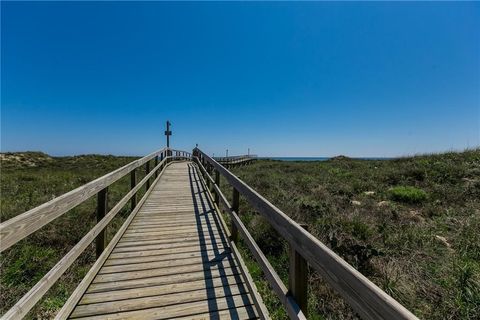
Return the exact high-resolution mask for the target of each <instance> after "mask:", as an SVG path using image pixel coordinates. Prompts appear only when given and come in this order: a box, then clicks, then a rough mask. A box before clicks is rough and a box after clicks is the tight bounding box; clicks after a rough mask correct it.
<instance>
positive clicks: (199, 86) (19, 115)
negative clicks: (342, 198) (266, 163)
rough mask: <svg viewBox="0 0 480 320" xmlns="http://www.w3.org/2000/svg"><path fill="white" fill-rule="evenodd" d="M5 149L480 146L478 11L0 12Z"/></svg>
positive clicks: (396, 150)
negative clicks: (168, 130) (169, 133)
mask: <svg viewBox="0 0 480 320" xmlns="http://www.w3.org/2000/svg"><path fill="white" fill-rule="evenodd" d="M1 11H2V12H1V36H2V39H1V150H2V151H19V150H41V151H44V152H47V153H50V154H53V155H65V154H81V153H111V154H132V155H141V154H145V153H147V152H149V151H152V150H154V149H156V148H159V147H161V146H163V145H164V143H165V138H164V136H163V131H164V129H165V128H164V126H165V125H164V122H165V120H167V119H169V120H170V121H171V122H172V123H173V126H172V129H173V134H174V135H173V138H172V142H173V146H174V147H176V148H181V149H187V150H191V149H192V147H193V146H194V145H195V143H199V144H200V147H202V148H203V149H204V150H205V151H208V152H210V153H213V152H214V153H215V154H217V155H218V154H220V153H221V154H224V152H225V149H226V148H228V149H229V150H230V154H240V153H246V151H247V148H248V147H250V148H251V150H252V152H255V153H258V154H259V155H268V156H333V155H338V154H345V155H350V156H396V155H406V154H414V153H421V152H434V151H444V150H450V149H463V148H466V147H468V146H470V147H475V146H478V145H479V144H480V128H479V123H480V112H479V108H480V60H479V59H480V44H479V42H480V4H479V3H472V2H462V3H458V2H457V3H444V2H436V3H425V2H416V3H412V2H407V3H385V2H382V3H379V2H369V3H338V2H337V3H318V2H317V3H311V2H308V3H306V2H303V3H219V2H209V3H159V2H156V3H152V2H143V3H131V2H115V3H111V2H110V3H109V2H101V3H98V2H97V3H94V2H87V3H85V2H84V3H68V2H60V3H58V2H57V3H55V2H49V3H27V2H20V3H14V2H4V1H2V3H1Z"/></svg>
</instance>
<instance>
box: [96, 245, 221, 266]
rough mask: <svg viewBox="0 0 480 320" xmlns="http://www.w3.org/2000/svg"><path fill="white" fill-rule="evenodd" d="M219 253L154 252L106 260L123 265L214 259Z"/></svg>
mask: <svg viewBox="0 0 480 320" xmlns="http://www.w3.org/2000/svg"><path fill="white" fill-rule="evenodd" d="M221 253H222V254H223V253H225V254H226V253H228V249H225V250H223V251H221ZM218 254H219V252H218V250H204V251H198V250H197V251H188V252H177V253H171V254H152V255H137V256H131V257H123V258H115V257H111V258H110V259H108V260H107V261H106V262H105V265H106V266H110V265H121V264H129V263H146V262H158V261H166V260H171V259H177V260H182V259H193V258H196V257H205V258H208V259H213V258H215V256H217V255H218Z"/></svg>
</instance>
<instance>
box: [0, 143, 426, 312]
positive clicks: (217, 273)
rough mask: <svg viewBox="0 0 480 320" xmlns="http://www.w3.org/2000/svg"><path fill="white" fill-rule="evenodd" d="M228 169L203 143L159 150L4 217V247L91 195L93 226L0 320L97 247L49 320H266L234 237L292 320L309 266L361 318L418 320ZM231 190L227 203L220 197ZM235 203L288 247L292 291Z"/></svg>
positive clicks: (0, 227)
mask: <svg viewBox="0 0 480 320" xmlns="http://www.w3.org/2000/svg"><path fill="white" fill-rule="evenodd" d="M237 158H238V159H240V158H242V157H231V158H230V159H228V160H231V159H237ZM238 159H237V160H238ZM192 161H193V162H192ZM219 161H221V159H219ZM249 161H250V160H249ZM229 163H230V165H231V164H232V163H231V161H230V162H229ZM224 165H225V166H229V164H224ZM224 165H222V164H221V163H219V162H217V161H215V160H214V159H212V158H211V157H210V156H208V155H207V154H205V153H204V152H203V151H201V150H200V149H198V148H195V149H194V150H193V153H189V152H186V151H181V150H173V149H170V148H169V147H167V148H163V149H161V150H157V151H155V152H153V153H151V154H148V155H146V156H144V157H143V158H141V159H137V160H134V161H132V162H131V163H129V164H126V165H125V166H123V167H121V168H118V169H116V170H114V171H112V172H110V173H107V174H106V175H104V176H102V177H99V178H97V179H95V180H93V181H90V182H88V183H86V184H84V185H83V186H80V187H78V188H76V189H74V190H71V191H69V192H67V193H65V194H63V195H61V196H59V197H57V198H55V199H52V200H50V201H48V202H46V203H44V204H42V205H39V206H38V207H35V208H32V209H30V210H28V211H26V212H24V213H22V214H20V215H17V216H15V217H14V218H12V219H10V220H7V221H4V222H2V223H1V224H0V252H3V251H5V250H8V249H9V248H10V247H11V246H14V245H15V244H16V243H17V242H19V241H21V240H22V239H24V238H26V237H28V236H29V235H30V234H32V233H34V232H35V231H37V230H39V229H40V228H42V227H44V226H45V225H47V224H49V223H50V222H51V221H53V220H55V219H56V218H58V217H60V216H62V215H63V214H65V213H67V212H68V211H69V210H71V209H72V208H74V207H76V206H77V205H79V204H81V203H84V202H85V201H86V200H88V199H90V198H91V197H93V196H95V195H96V196H97V210H96V218H97V223H96V224H95V225H94V226H93V227H92V228H91V229H90V230H89V231H88V232H87V233H86V234H85V235H84V236H83V237H82V239H80V240H79V241H78V243H77V244H76V245H75V246H74V247H73V248H71V249H70V251H69V252H68V253H67V254H65V255H64V256H63V257H62V258H61V259H60V261H58V262H57V264H56V265H55V266H53V267H52V268H51V269H50V271H48V272H47V273H46V274H45V275H44V276H43V277H42V278H41V279H40V280H39V281H38V282H37V283H36V284H35V285H34V286H33V287H32V288H31V289H30V290H29V291H28V292H27V293H26V294H25V295H24V296H23V297H22V298H21V299H19V300H18V301H17V302H16V303H15V305H13V306H12V307H11V308H10V309H9V310H8V311H7V312H6V313H5V314H4V315H3V316H2V320H3V319H5V320H7V319H8V320H16V319H21V318H23V317H25V316H28V313H29V312H30V310H32V308H33V307H34V306H35V305H36V304H37V303H38V302H39V301H40V300H41V299H42V297H44V295H45V294H46V293H47V292H48V290H49V289H50V288H51V287H52V286H53V285H54V284H55V283H56V282H57V281H58V280H59V278H60V277H61V276H62V275H63V274H64V273H65V271H66V270H67V269H68V268H70V267H71V266H72V265H73V263H74V262H75V261H76V260H77V259H78V257H79V256H80V255H81V254H82V253H83V252H84V251H85V250H86V249H87V248H88V247H89V246H91V244H92V243H95V247H96V253H97V260H96V261H95V263H94V264H93V266H92V268H91V269H90V270H89V271H88V273H87V274H86V275H85V277H84V278H83V280H82V281H81V282H80V284H79V285H78V287H77V288H76V289H75V291H74V292H73V293H72V294H71V296H70V298H69V299H68V301H67V302H66V303H65V304H64V306H63V307H62V309H61V310H60V311H59V312H58V313H57V315H56V318H55V319H66V318H71V319H172V318H174V319H255V318H260V319H268V318H269V315H268V311H267V310H266V307H265V305H264V303H263V301H262V298H261V297H260V296H259V294H258V292H257V290H256V288H255V284H254V283H253V280H252V277H251V276H250V274H249V273H248V270H247V268H246V267H245V264H244V263H243V260H242V258H241V255H240V252H239V250H238V248H237V245H238V241H239V238H240V237H241V239H242V241H243V245H244V248H245V247H246V248H248V249H249V252H250V254H251V257H253V258H254V259H255V261H256V263H257V266H258V267H259V268H260V269H261V270H262V273H263V276H264V277H265V280H266V281H267V282H268V284H269V285H270V288H271V289H272V291H273V292H274V293H275V295H276V297H277V298H278V299H279V301H280V302H281V304H282V306H283V308H284V310H285V311H286V312H287V314H288V316H289V317H290V318H291V319H299V320H304V319H306V315H308V294H307V293H308V289H307V288H308V286H309V279H310V280H311V278H310V277H309V272H310V271H309V270H310V269H312V270H316V272H318V274H319V275H320V276H322V278H323V279H324V280H325V281H326V282H327V283H328V284H329V285H330V286H331V287H332V288H333V289H334V290H335V291H336V292H337V293H338V294H340V295H341V296H342V297H343V298H344V299H345V301H346V302H347V303H348V304H349V305H350V306H351V307H352V308H353V309H354V310H355V312H356V313H358V315H360V316H361V317H362V318H364V319H417V318H416V317H415V315H414V314H412V313H411V312H410V311H408V310H407V309H406V308H405V307H404V306H402V305H401V304H400V303H398V302H397V301H395V300H394V299H393V298H392V297H390V296H389V295H388V294H387V293H385V292H384V291H382V290H381V289H380V288H379V287H377V286H376V285H375V284H374V283H372V282H371V281H370V280H369V279H367V278H366V277H365V276H364V275H362V274H361V273H360V272H358V270H356V269H355V268H353V267H352V266H351V265H349V264H348V263H347V262H346V261H344V260H343V259H342V258H341V257H339V256H338V255H337V254H336V253H335V252H333V251H332V250H331V249H329V248H328V247H327V246H325V244H323V243H322V242H321V241H320V240H318V239H317V238H316V237H314V236H313V235H312V234H310V233H309V232H308V231H307V230H305V229H304V228H303V227H302V226H301V225H300V224H298V223H297V222H296V221H294V220H292V219H291V218H290V217H289V216H288V215H286V214H285V213H284V212H282V211H281V210H280V209H279V208H277V207H275V206H274V205H273V204H272V203H270V202H269V201H268V200H267V199H265V198H264V197H263V196H262V195H260V194H259V193H257V192H256V191H255V190H254V189H252V188H251V187H250V186H249V185H247V184H246V183H245V182H243V181H242V180H241V179H239V178H238V177H237V176H235V175H234V174H232V173H231V172H230V171H229V170H228V169H227V168H226V167H225V166H224ZM142 168H144V170H145V175H143V174H142V179H141V180H140V181H138V179H137V173H138V172H139V171H140V170H142ZM128 175H130V191H128V193H127V194H125V196H124V197H123V198H122V199H121V200H119V201H118V202H117V203H116V204H114V205H113V206H112V205H110V206H109V205H108V190H109V187H110V186H111V185H112V184H113V183H121V181H124V182H123V183H125V179H122V178H124V177H127V176H128ZM152 180H153V183H152ZM220 183H222V184H225V185H222V189H221V188H220ZM142 188H144V190H145V194H144V195H143V196H142V198H141V199H140V200H139V201H138V202H137V195H138V192H139V191H140V190H141V189H142ZM207 188H208V189H207ZM230 188H231V190H232V197H231V201H232V203H230V202H229V200H228V199H227V198H226V197H225V195H224V194H223V192H222V190H228V189H230ZM240 197H242V199H243V200H244V201H245V202H242V203H243V204H242V206H243V205H247V206H249V207H250V208H251V209H253V210H255V211H256V212H258V214H260V215H261V216H262V217H263V218H264V219H265V221H266V222H268V223H269V225H270V226H271V227H272V228H273V229H275V230H276V231H277V232H278V235H279V236H281V237H282V238H283V239H284V241H286V242H287V243H288V244H289V267H288V273H289V274H288V280H289V281H288V285H287V284H285V283H284V282H283V281H282V278H281V277H280V276H279V275H278V274H277V272H276V271H275V269H274V268H273V266H272V265H271V264H270V262H269V260H268V258H267V257H266V256H265V254H264V253H263V252H262V250H261V248H260V247H259V246H258V244H257V243H256V242H255V239H254V238H253V237H252V235H251V234H250V232H249V230H248V228H247V226H246V225H245V224H244V223H243V222H242V220H241V219H240V211H241V210H245V209H242V208H240V207H239V204H240ZM128 203H130V209H131V213H130V215H129V216H128V217H127V219H126V220H125V222H124V224H123V225H122V226H121V227H120V229H119V230H118V232H117V233H116V234H115V236H114V237H113V239H111V240H110V242H107V241H106V229H107V228H108V225H109V224H110V223H111V221H112V219H113V218H114V217H115V216H116V215H117V214H118V213H119V212H120V211H121V210H122V209H123V208H124V207H126V206H127V204H128ZM109 207H110V209H109ZM251 209H250V210H251ZM220 210H223V213H225V214H227V215H228V217H229V218H230V219H229V220H230V221H229V222H230V225H229V226H226V224H225V222H224V220H223V218H222V213H221V212H220ZM247 210H248V208H247Z"/></svg>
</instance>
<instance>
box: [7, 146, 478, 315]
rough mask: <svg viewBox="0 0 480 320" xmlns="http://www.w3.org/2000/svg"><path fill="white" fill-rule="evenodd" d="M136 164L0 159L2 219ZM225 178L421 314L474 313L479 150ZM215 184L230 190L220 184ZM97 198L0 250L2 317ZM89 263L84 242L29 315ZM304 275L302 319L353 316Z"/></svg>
mask: <svg viewBox="0 0 480 320" xmlns="http://www.w3.org/2000/svg"><path fill="white" fill-rule="evenodd" d="M134 159H135V158H134V157H115V156H99V155H86V156H75V157H50V156H48V155H46V154H43V153H10V154H1V165H2V171H1V175H0V183H1V197H2V201H1V207H0V209H1V216H0V218H1V221H5V220H7V219H10V218H12V217H14V216H15V215H18V214H20V213H23V212H25V211H27V210H29V209H31V208H33V207H35V206H38V205H40V204H42V203H44V202H46V201H49V200H51V199H53V198H55V197H57V196H59V195H61V194H63V193H65V192H67V191H70V190H72V189H74V188H76V187H78V186H80V185H83V184H85V183H87V182H89V181H91V180H93V179H95V178H97V177H99V176H101V175H103V174H105V173H108V172H110V171H112V170H114V169H116V168H118V167H120V166H122V165H124V164H126V163H129V162H131V161H132V160H134ZM140 171H142V170H139V172H138V173H139V175H140V176H139V177H138V179H141V178H142V177H141V172H140ZM232 171H233V172H234V173H235V174H236V175H237V176H239V177H240V178H241V179H242V180H244V181H245V182H246V183H247V184H249V185H250V186H252V187H253V188H254V189H255V190H257V191H258V192H259V193H261V194H262V195H263V196H264V197H265V198H267V199H268V200H269V201H270V202H272V203H273V204H275V205H276V206H277V207H279V208H280V209H281V210H283V211H284V212H285V213H286V214H288V215H289V216H290V217H292V218H293V219H294V220H295V221H297V222H301V223H305V224H306V227H307V228H308V230H309V232H311V233H312V234H313V235H315V236H316V237H317V238H319V239H320V240H321V241H322V242H324V243H325V244H326V245H327V246H329V247H330V248H331V249H332V250H334V251H335V252H336V253H337V254H339V255H340V256H341V257H342V258H344V259H345V260H346V261H348V262H349V263H350V264H351V265H353V266H354V267H355V268H357V269H358V270H359V271H360V272H362V273H363V274H364V275H366V276H367V277H368V278H369V279H370V280H372V281H373V282H374V283H375V284H377V285H378V286H379V287H380V288H382V289H383V290H385V291H386V292H387V293H388V294H390V295H391V296H393V297H394V298H395V299H397V300H398V301H399V302H401V303H402V304H403V305H404V306H405V307H407V308H408V309H409V310H411V311H412V312H413V313H415V314H416V315H417V316H419V317H420V318H424V319H478V318H480V232H479V230H480V149H476V150H468V151H465V152H461V153H454V152H450V153H444V154H434V155H422V156H415V157H405V158H399V159H392V160H358V159H349V158H347V157H337V158H334V159H331V160H328V161H315V162H301V161H298V162H284V161H273V160H259V161H257V162H255V163H253V164H251V165H248V166H243V167H236V168H233V169H232ZM129 186H130V184H129V177H126V178H124V179H121V180H119V181H118V182H116V183H114V184H113V185H112V186H111V187H110V188H109V201H110V203H115V202H116V201H118V200H119V199H120V198H121V197H122V196H123V195H124V194H125V193H126V192H127V190H128V189H129ZM221 186H222V188H223V191H224V193H225V194H226V195H227V196H229V195H231V189H229V188H228V187H227V183H226V182H225V181H222V183H221ZM142 192H143V190H142ZM140 196H141V195H140ZM240 200H241V202H240V214H241V218H242V219H243V221H244V222H245V224H246V225H247V227H248V229H249V230H250V232H251V233H252V235H253V236H254V238H255V239H256V241H257V243H258V244H259V245H260V247H261V248H262V250H263V251H264V252H265V253H266V254H267V256H268V258H269V260H270V262H271V263H272V265H273V266H274V268H275V270H276V271H277V272H278V273H279V275H280V276H281V277H282V279H283V280H284V282H285V283H288V244H287V243H285V242H284V241H283V240H282V237H280V236H279V235H278V234H277V233H276V231H275V230H273V229H272V228H271V227H270V225H269V224H268V223H267V222H266V221H265V220H264V219H263V218H262V217H261V216H259V215H258V214H257V213H255V212H254V211H253V210H252V209H251V208H250V207H249V206H248V204H247V203H246V202H245V200H244V199H242V198H241V199H240ZM95 201H96V199H93V198H92V199H90V200H89V201H87V202H86V203H84V204H82V205H80V206H78V207H76V208H75V209H73V210H71V211H70V212H69V213H67V214H65V215H63V216H62V217H60V218H58V219H56V220H55V221H53V222H52V223H50V224H49V225H47V226H45V227H44V228H42V229H40V230H38V231H37V232H35V233H34V234H32V235H30V236H29V237H27V238H26V239H24V240H22V241H21V242H19V243H18V244H16V245H15V246H13V247H12V248H10V249H8V250H6V251H5V252H4V253H3V254H2V255H1V257H0V259H1V262H0V268H1V269H0V271H1V278H0V302H1V305H0V313H2V314H3V313H4V312H5V311H6V310H8V308H10V307H11V306H12V305H13V304H14V303H15V302H16V301H17V300H18V299H19V298H20V297H21V296H22V295H23V294H25V293H26V292H27V291H28V290H29V289H30V288H31V287H32V286H33V285H34V284H35V283H36V282H37V281H38V280H39V279H40V278H41V277H42V276H43V275H44V274H45V273H46V272H47V271H48V270H49V269H50V268H51V267H52V266H53V265H55V263H56V262H57V261H58V260H59V259H60V258H61V257H62V256H64V255H65V253H66V252H68V250H70V249H71V248H72V247H73V246H74V245H75V244H76V243H77V242H78V240H79V239H80V238H81V237H82V236H83V235H84V234H85V233H86V232H87V231H88V230H89V229H90V228H91V227H92V226H93V225H94V224H95ZM129 212H130V209H129V207H128V206H127V207H125V208H124V209H123V210H122V211H121V213H120V214H119V216H118V217H117V218H115V219H114V221H113V223H112V224H111V226H110V227H109V229H108V230H109V237H110V238H111V237H112V236H113V234H114V233H115V231H116V230H117V229H118V227H119V226H120V225H121V223H122V222H123V220H124V219H125V217H126V216H127V215H128V213H129ZM242 251H243V254H244V256H245V258H246V262H247V265H248V267H249V269H250V272H251V273H252V275H253V277H254V278H255V280H256V284H257V287H258V289H259V291H260V292H261V294H262V296H263V299H264V301H265V302H266V304H267V306H268V308H269V310H270V313H271V316H272V317H273V318H274V319H285V318H286V314H285V312H284V311H283V310H282V307H281V304H280V302H279V301H278V300H277V299H276V298H275V296H274V294H273V292H272V291H271V290H270V288H269V286H268V284H267V282H266V281H265V280H264V279H263V276H262V272H261V270H260V269H259V267H258V265H256V264H255V262H254V260H253V259H252V258H251V257H250V256H249V252H248V250H242ZM94 261H95V250H94V247H93V246H92V247H91V248H89V250H87V251H86V252H85V253H84V254H83V255H82V256H81V257H80V259H78V260H77V262H76V263H75V264H74V266H73V267H72V268H70V269H69V270H68V271H67V272H66V274H65V275H64V276H63V277H62V278H61V281H59V282H58V283H57V284H56V285H55V286H54V287H53V288H52V289H51V290H50V291H49V294H48V295H47V296H46V297H45V298H44V299H43V300H42V301H41V302H40V303H39V304H38V305H37V307H35V309H34V310H33V311H32V312H31V313H30V314H29V317H30V318H43V319H44V318H50V317H52V316H53V315H54V314H55V312H56V311H58V309H59V308H60V307H61V306H62V305H63V303H64V302H65V301H66V299H67V298H68V296H69V295H70V293H71V292H72V291H73V290H74V288H75V287H76V285H77V284H78V283H79V282H80V280H81V279H82V277H83V276H84V275H85V274H86V272H87V271H88V269H89V268H90V266H91V265H92V264H93V262H94ZM309 277H310V278H309V285H310V287H309V318H311V319H351V318H356V316H355V314H354V313H353V312H352V311H351V309H350V308H349V307H348V305H347V304H346V302H344V300H343V299H342V298H340V297H339V296H338V295H336V294H335V293H334V292H333V290H331V289H330V288H329V287H328V285H327V284H325V283H324V282H323V280H322V279H321V277H320V276H319V275H318V274H316V273H315V272H314V271H313V270H310V274H309Z"/></svg>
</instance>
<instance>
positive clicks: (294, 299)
mask: <svg viewBox="0 0 480 320" xmlns="http://www.w3.org/2000/svg"><path fill="white" fill-rule="evenodd" d="M193 159H194V160H195V161H196V162H197V163H198V165H199V166H200V168H201V170H202V172H203V174H204V175H205V177H206V180H207V183H208V184H209V185H210V188H211V191H212V192H214V193H215V201H216V202H217V203H220V202H221V203H222V204H223V206H224V207H225V208H226V209H227V212H228V213H229V214H230V218H231V221H232V225H231V233H232V239H234V240H236V239H237V237H238V232H240V234H241V235H242V238H243V240H244V241H245V243H246V244H247V246H248V247H249V248H250V250H251V251H252V254H253V255H254V257H255V258H256V261H257V262H258V263H259V265H260V266H261V268H262V270H263V271H264V273H265V276H266V279H267V280H268V282H269V283H270V285H271V286H272V288H273V290H274V292H275V293H276V294H277V296H278V297H279V298H280V300H281V301H282V303H283V305H284V306H285V307H286V310H287V312H288V314H289V316H290V317H291V318H303V317H304V313H305V314H306V292H307V290H306V285H307V283H306V277H307V263H308V265H310V266H311V267H313V268H314V269H315V270H316V271H318V272H319V273H320V274H321V275H322V276H323V278H324V279H325V280H326V281H327V282H328V283H329V284H330V285H331V286H332V287H333V289H334V290H335V291H336V292H337V293H339V294H340V295H341V296H342V297H343V298H344V299H345V300H346V301H347V302H348V303H349V304H350V306H351V307H352V308H353V309H354V310H355V311H356V312H357V313H358V314H359V315H360V316H361V317H362V318H365V319H417V318H416V317H415V315H413V314H412V313H411V312H410V311H409V310H407V309H406V308H405V307H404V306H402V305H401V304H400V303H399V302H397V301H396V300H395V299H393V298H392V297H390V296H389V295H388V294H387V293H385V292H384V291H383V290H381V289H380V288H379V287H378V286H376V285H375V284H374V283H373V282H371V281H370V280H368V279H367V278H366V277H365V276H364V275H362V274H361V273H360V272H359V271H357V270H356V269H355V268H353V267H352V266H351V265H350V264H348V263H347V262H346V261H345V260H343V259H342V258H341V257H340V256H338V255H337V254H336V253H334V252H333V251H332V250H331V249H329V248H328V247H327V246H326V245H325V244H323V243H322V242H321V241H320V240H318V239H317V238H315V237H314V236H313V235H312V234H310V233H309V232H308V231H306V230H305V229H304V228H303V227H302V226H300V225H299V224H298V223H296V222H295V221H294V220H292V219H291V218H290V217H288V216H287V215H286V214H285V213H283V212H282V211H281V210H280V209H278V208H277V207H275V206H274V205H273V204H271V203H270V202H269V201H268V200H266V199H265V198H264V197H262V196H261V195H260V194H258V193H257V192H256V191H255V190H253V189H252V188H251V187H250V186H248V185H247V184H246V183H244V182H243V181H242V180H240V179H239V178H237V177H236V176H235V175H233V174H232V173H231V172H230V171H229V170H227V169H226V168H225V167H224V166H222V165H221V164H220V163H218V162H217V161H216V160H214V159H212V158H211V157H210V156H208V155H207V154H205V153H204V152H202V151H201V150H200V149H198V148H195V149H194V150H193ZM213 171H215V179H214V178H212V177H211V174H212V173H213ZM220 175H222V176H223V177H224V178H225V179H226V181H227V182H228V183H229V185H230V186H232V188H233V197H232V198H233V200H232V201H233V203H232V205H230V203H229V202H228V201H227V200H226V198H225V197H224V195H223V193H222V192H221V190H220V187H219V184H220ZM240 195H242V196H243V197H244V198H245V199H246V200H247V202H248V203H249V204H250V205H251V206H252V207H253V208H254V209H255V210H256V211H258V213H260V214H261V215H262V216H263V217H264V218H265V219H266V220H267V221H268V222H269V223H270V225H271V226H272V227H273V228H274V229H275V230H276V231H277V232H278V233H279V234H280V235H281V236H282V237H283V238H284V239H285V240H286V241H287V242H288V243H289V245H290V247H291V255H290V270H289V272H290V277H289V278H290V279H289V288H288V290H287V288H286V286H285V285H284V284H283V283H282V281H281V280H280V278H279V277H278V275H277V274H276V272H275V270H274V269H273V268H272V266H271V265H270V263H269V262H268V260H267V258H266V257H265V255H264V254H263V253H262V252H261V250H260V248H259V247H258V245H257V244H256V243H255V241H254V239H253V238H252V237H251V235H250V234H249V232H248V230H247V229H246V228H245V225H244V224H243V223H242V221H241V220H240V218H239V212H238V210H239V196H240ZM299 307H300V309H301V310H302V311H303V313H302V312H301V311H299Z"/></svg>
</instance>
